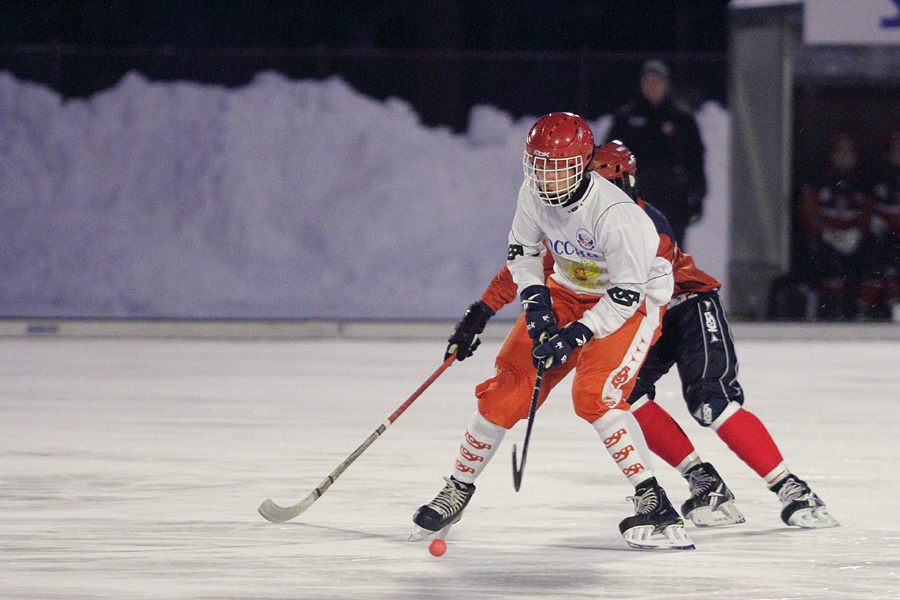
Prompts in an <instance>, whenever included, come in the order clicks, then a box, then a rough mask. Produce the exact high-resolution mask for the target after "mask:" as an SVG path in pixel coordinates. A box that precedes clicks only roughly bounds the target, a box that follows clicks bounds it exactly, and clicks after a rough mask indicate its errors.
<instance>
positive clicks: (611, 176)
mask: <svg viewBox="0 0 900 600" xmlns="http://www.w3.org/2000/svg"><path fill="white" fill-rule="evenodd" d="M591 170H592V171H596V172H597V174H598V175H600V176H602V177H603V178H604V179H608V180H610V181H612V182H613V183H615V184H616V185H617V186H619V188H621V189H622V191H623V192H625V193H626V194H628V195H629V196H631V198H632V199H635V200H636V199H637V193H636V190H635V183H636V182H637V179H636V177H637V160H636V159H635V158H634V154H632V153H631V150H629V149H628V148H627V147H626V146H625V144H623V143H622V142H620V141H619V140H613V141H611V142H608V143H606V144H603V145H602V146H600V147H599V148H597V152H596V153H595V154H594V161H593V164H592V165H591Z"/></svg>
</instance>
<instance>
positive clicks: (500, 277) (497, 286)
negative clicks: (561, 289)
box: [481, 252, 553, 312]
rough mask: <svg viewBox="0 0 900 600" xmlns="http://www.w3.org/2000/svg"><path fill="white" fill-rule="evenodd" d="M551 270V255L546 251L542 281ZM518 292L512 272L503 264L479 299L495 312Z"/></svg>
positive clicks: (514, 297) (510, 300) (513, 298)
mask: <svg viewBox="0 0 900 600" xmlns="http://www.w3.org/2000/svg"><path fill="white" fill-rule="evenodd" d="M552 272H553V257H552V256H551V255H550V253H549V252H548V253H547V254H546V255H545V256H544V281H546V280H547V277H549V276H550V274H551V273H552ZM518 293H519V289H518V286H516V283H515V282H514V281H513V278H512V273H510V272H509V268H508V267H506V265H504V266H503V268H502V269H500V272H499V273H497V274H496V275H494V278H493V279H491V283H490V284H488V286H487V289H485V290H484V293H483V294H482V295H481V301H482V302H484V303H485V304H487V305H488V307H489V308H490V309H491V310H492V311H494V312H497V311H499V310H500V309H501V308H503V307H504V306H506V305H507V304H509V303H510V302H512V301H513V300H515V299H516V296H517V295H518Z"/></svg>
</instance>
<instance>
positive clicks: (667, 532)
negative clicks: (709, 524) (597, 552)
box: [622, 525, 695, 550]
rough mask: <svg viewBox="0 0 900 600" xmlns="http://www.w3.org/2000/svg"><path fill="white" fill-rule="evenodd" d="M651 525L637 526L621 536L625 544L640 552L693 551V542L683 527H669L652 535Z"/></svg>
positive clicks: (652, 528) (652, 527)
mask: <svg viewBox="0 0 900 600" xmlns="http://www.w3.org/2000/svg"><path fill="white" fill-rule="evenodd" d="M654 529H655V528H654V526H653V525H638V526H637V527H632V528H631V529H626V530H625V532H624V533H623V534H622V537H624V538H625V542H626V543H627V544H628V545H629V546H631V547H632V548H638V549H640V550H694V549H695V546H694V542H693V541H691V538H689V537H688V534H687V533H685V531H684V525H669V526H668V527H666V528H665V529H663V530H662V532H660V533H654Z"/></svg>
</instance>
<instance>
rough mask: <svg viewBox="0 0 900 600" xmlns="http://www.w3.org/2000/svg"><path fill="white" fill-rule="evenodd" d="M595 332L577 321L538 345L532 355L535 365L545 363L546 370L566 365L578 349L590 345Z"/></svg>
mask: <svg viewBox="0 0 900 600" xmlns="http://www.w3.org/2000/svg"><path fill="white" fill-rule="evenodd" d="M592 337H594V334H593V332H592V331H591V330H590V328H588V327H587V325H585V324H584V323H581V322H579V321H575V322H574V323H569V324H568V325H566V326H565V327H563V328H562V330H561V331H559V332H558V333H557V334H556V335H552V336H550V338H549V339H547V340H545V341H544V342H543V343H541V344H537V345H535V347H534V350H533V351H532V353H531V357H532V360H533V361H534V365H535V366H538V365H539V364H541V363H543V364H544V368H545V369H552V368H553V367H558V366H559V365H561V364H563V363H565V362H566V361H567V360H569V358H570V357H571V356H572V353H573V352H575V350H576V349H577V348H580V347H582V346H584V345H585V344H587V343H588V340H590V339H591V338H592Z"/></svg>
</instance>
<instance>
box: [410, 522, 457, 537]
mask: <svg viewBox="0 0 900 600" xmlns="http://www.w3.org/2000/svg"><path fill="white" fill-rule="evenodd" d="M451 527H453V523H450V524H449V525H444V528H443V529H438V530H437V531H431V530H430V529H425V528H424V527H419V526H418V525H416V524H415V523H414V524H413V528H412V531H411V532H410V533H409V538H407V541H410V542H421V541H422V540H436V539H441V540H442V539H444V538H446V537H447V533H448V532H449V531H450V528H451Z"/></svg>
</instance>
